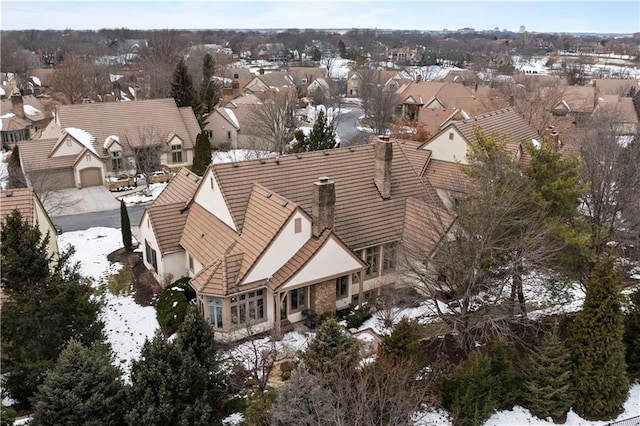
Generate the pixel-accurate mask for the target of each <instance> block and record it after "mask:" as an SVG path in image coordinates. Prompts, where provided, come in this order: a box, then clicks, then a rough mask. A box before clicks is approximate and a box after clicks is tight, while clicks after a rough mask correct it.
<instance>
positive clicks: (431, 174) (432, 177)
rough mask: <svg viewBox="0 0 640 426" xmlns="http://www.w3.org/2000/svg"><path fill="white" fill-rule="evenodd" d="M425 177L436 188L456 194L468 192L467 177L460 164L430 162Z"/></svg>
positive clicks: (440, 161) (441, 161)
mask: <svg viewBox="0 0 640 426" xmlns="http://www.w3.org/2000/svg"><path fill="white" fill-rule="evenodd" d="M424 177H425V178H426V179H428V180H429V182H430V183H431V185H432V186H433V187H434V188H439V189H440V188H441V189H446V190H448V191H455V192H467V176H466V175H465V174H464V172H463V171H462V169H461V168H460V165H459V164H458V163H452V162H449V161H443V160H435V159H431V160H429V163H428V164H427V168H426V171H425V173H424Z"/></svg>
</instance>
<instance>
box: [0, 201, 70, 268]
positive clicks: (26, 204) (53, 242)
mask: <svg viewBox="0 0 640 426" xmlns="http://www.w3.org/2000/svg"><path fill="white" fill-rule="evenodd" d="M14 210H18V211H19V212H20V214H21V215H22V218H23V219H24V220H26V221H27V223H29V225H31V226H36V225H37V226H38V229H39V230H40V232H41V233H42V235H43V236H45V235H47V233H48V234H49V244H48V245H47V253H48V254H49V255H52V256H56V255H57V254H58V239H57V235H58V233H57V231H56V228H55V226H54V225H53V222H51V218H50V217H49V215H48V214H47V211H46V210H45V208H44V206H43V205H42V202H40V199H39V198H38V195H37V194H36V192H35V191H34V190H33V188H17V189H7V190H5V189H3V190H0V222H4V220H5V218H6V217H7V216H8V215H9V214H11V212H13V211H14Z"/></svg>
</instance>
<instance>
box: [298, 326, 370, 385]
mask: <svg viewBox="0 0 640 426" xmlns="http://www.w3.org/2000/svg"><path fill="white" fill-rule="evenodd" d="M302 359H303V360H304V362H305V365H306V367H307V369H308V370H309V372H310V373H311V374H314V375H325V376H326V375H330V374H335V373H338V374H341V375H346V376H348V375H349V374H351V373H352V372H353V371H355V368H356V366H357V364H358V342H357V341H356V340H355V339H354V338H353V337H351V336H349V335H347V334H346V333H345V332H344V330H343V329H342V327H341V326H340V324H338V322H337V321H336V319H335V318H328V319H327V320H325V321H324V322H323V323H322V325H321V326H320V328H319V329H318V333H317V334H316V336H315V337H314V338H313V339H312V340H311V341H310V342H309V344H308V345H307V349H306V350H305V351H304V352H303V353H302Z"/></svg>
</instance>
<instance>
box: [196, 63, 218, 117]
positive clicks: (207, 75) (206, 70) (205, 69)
mask: <svg viewBox="0 0 640 426" xmlns="http://www.w3.org/2000/svg"><path fill="white" fill-rule="evenodd" d="M215 67H216V63H215V60H214V59H213V56H212V55H211V53H207V54H206V55H204V58H203V59H202V82H201V83H200V100H201V101H202V105H203V109H204V111H203V112H206V113H209V112H211V111H212V110H213V108H214V107H215V106H216V105H217V104H218V102H220V91H219V89H220V85H219V84H218V83H217V81H218V80H215V79H214V80H212V79H211V77H213V73H214V71H215Z"/></svg>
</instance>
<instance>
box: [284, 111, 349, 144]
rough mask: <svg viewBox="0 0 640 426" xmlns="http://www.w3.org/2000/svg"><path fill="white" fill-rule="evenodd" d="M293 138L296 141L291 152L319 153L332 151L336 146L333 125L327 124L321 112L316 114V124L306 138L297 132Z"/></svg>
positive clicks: (300, 132)
mask: <svg viewBox="0 0 640 426" xmlns="http://www.w3.org/2000/svg"><path fill="white" fill-rule="evenodd" d="M294 136H295V138H296V141H295V142H294V144H293V147H292V151H293V152H306V151H321V150H324V149H333V148H335V147H336V146H337V145H338V143H337V142H336V131H335V129H334V128H333V124H331V123H328V122H327V117H326V115H325V113H324V111H323V110H321V111H320V112H319V113H318V117H317V119H316V122H315V123H314V124H313V128H312V129H311V132H310V133H309V135H308V136H307V135H305V134H304V133H303V132H302V131H297V132H296V133H295V135H294Z"/></svg>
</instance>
